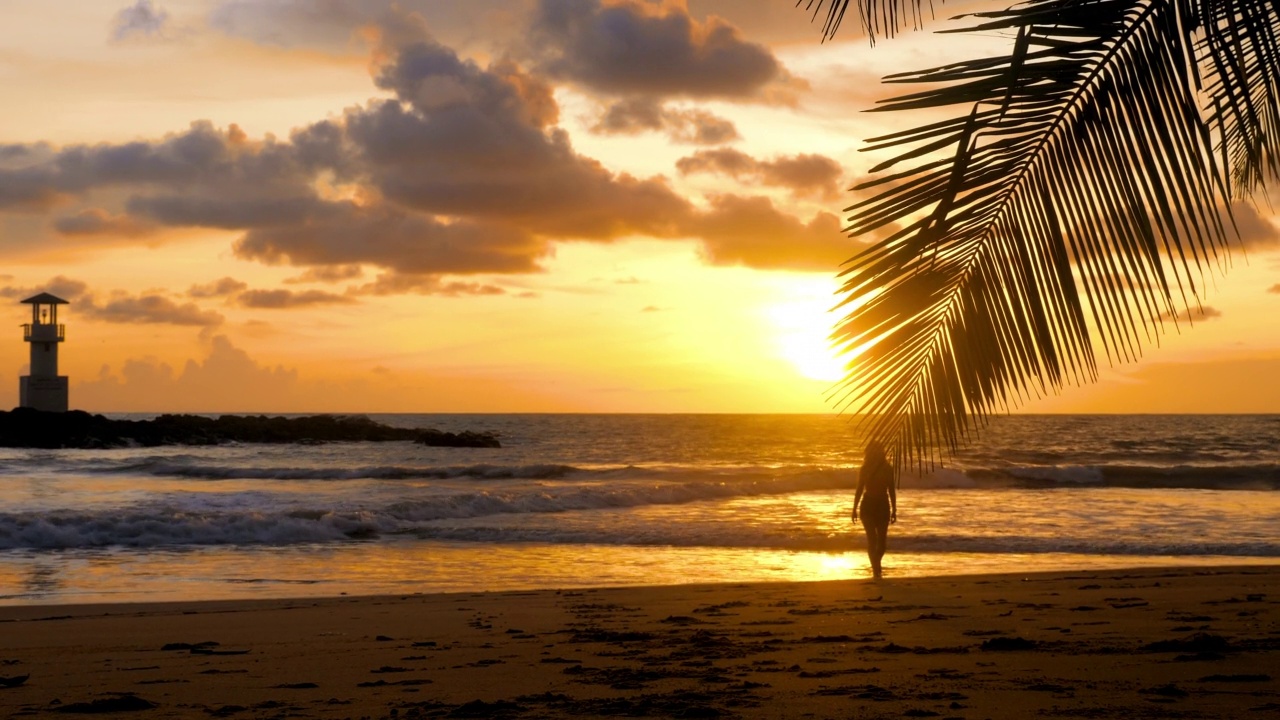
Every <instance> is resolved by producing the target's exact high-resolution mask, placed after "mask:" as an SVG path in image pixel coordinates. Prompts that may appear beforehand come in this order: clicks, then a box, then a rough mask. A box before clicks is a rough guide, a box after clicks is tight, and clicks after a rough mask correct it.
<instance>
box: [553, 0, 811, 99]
mask: <svg viewBox="0 0 1280 720" xmlns="http://www.w3.org/2000/svg"><path fill="white" fill-rule="evenodd" d="M530 30H531V34H532V37H533V39H534V42H535V43H536V50H535V51H534V52H535V57H536V65H537V67H538V68H539V69H540V70H541V71H543V72H545V73H547V74H548V75H549V76H551V77H553V78H557V79H561V80H568V81H572V82H575V83H578V84H580V85H582V86H584V87H587V88H590V89H592V90H595V91H597V92H602V93H606V94H612V95H640V96H646V97H696V98H722V99H731V100H754V101H767V102H794V98H795V92H796V90H797V89H799V87H801V86H802V84H801V83H799V82H797V81H796V80H795V79H794V78H792V77H791V76H790V74H789V73H787V71H786V69H785V68H784V67H783V66H782V64H781V63H780V62H778V60H777V58H775V57H774V55H773V53H772V52H770V51H769V49H768V48H767V47H765V46H763V45H759V44H756V43H752V42H748V41H747V40H745V39H744V38H743V37H742V34H741V33H740V32H739V31H738V29H737V28H735V27H734V26H732V25H730V24H729V23H728V22H726V21H724V20H722V19H720V18H718V17H715V16H712V17H709V18H707V19H706V21H705V22H699V21H697V20H695V19H694V18H693V17H691V16H690V14H689V10H688V8H687V7H685V6H684V5H683V4H680V3H662V4H658V5H655V4H652V3H642V2H621V3H614V4H604V3H603V2H601V1H600V0H539V2H538V4H537V6H536V8H535V9H534V12H533V19H532V22H531V27H530Z"/></svg>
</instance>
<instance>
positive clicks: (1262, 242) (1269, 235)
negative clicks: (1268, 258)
mask: <svg viewBox="0 0 1280 720" xmlns="http://www.w3.org/2000/svg"><path fill="white" fill-rule="evenodd" d="M1231 214H1232V216H1233V217H1234V218H1235V222H1236V229H1237V230H1239V231H1240V242H1241V243H1242V244H1243V245H1244V246H1245V248H1260V249H1261V248H1273V247H1275V246H1277V245H1280V228H1277V227H1276V225H1275V223H1273V222H1271V220H1270V219H1268V218H1265V217H1263V216H1262V215H1261V214H1259V213H1258V210H1257V208H1256V207H1255V206H1254V205H1253V204H1252V203H1248V202H1243V201H1236V202H1234V203H1232V204H1231Z"/></svg>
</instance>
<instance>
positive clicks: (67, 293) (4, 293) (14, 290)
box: [0, 275, 89, 301]
mask: <svg viewBox="0 0 1280 720" xmlns="http://www.w3.org/2000/svg"><path fill="white" fill-rule="evenodd" d="M11 279H12V278H11ZM88 291H89V285H88V283H85V282H84V281H82V280H75V279H72V278H69V277H65V276H63V275H58V276H57V277H55V278H53V279H52V280H50V281H49V282H47V283H45V284H43V285H34V286H30V287H23V286H13V285H6V286H4V287H0V297H5V298H14V299H16V300H22V299H25V298H29V297H31V296H33V295H39V294H40V293H42V292H47V293H50V294H51V295H57V296H58V297H60V298H62V299H63V300H68V301H70V300H75V299H77V298H79V297H81V296H82V295H84V294H85V293H87V292H88Z"/></svg>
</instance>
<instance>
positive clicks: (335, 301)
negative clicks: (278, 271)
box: [235, 289, 356, 310]
mask: <svg viewBox="0 0 1280 720" xmlns="http://www.w3.org/2000/svg"><path fill="white" fill-rule="evenodd" d="M235 302H236V304H237V305H240V306H242V307H247V308H254V309H256V310H283V309H286V308H298V307H309V306H315V305H351V304H353V303H355V302H356V301H355V299H354V298H352V297H349V296H347V295H338V294H336V293H331V292H325V291H323V290H303V291H299V292H295V291H293V290H283V289H281V290H245V291H244V292H241V293H239V294H237V295H236V297H235Z"/></svg>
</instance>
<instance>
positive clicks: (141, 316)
mask: <svg viewBox="0 0 1280 720" xmlns="http://www.w3.org/2000/svg"><path fill="white" fill-rule="evenodd" d="M75 312H76V313H77V314H79V315H83V316H85V317H90V318H93V319H95V320H101V321H103V322H110V323H163V324H167V325H186V326H191V327H202V328H211V327H216V326H218V325H221V324H222V323H223V321H224V320H225V319H226V318H224V317H223V316H222V315H220V314H219V313H216V312H213V311H211V310H202V309H200V307H199V306H198V305H196V304H195V303H190V302H188V303H181V304H179V303H177V302H174V301H173V300H171V299H169V298H167V297H165V296H163V295H136V296H135V295H128V294H124V293H118V294H115V293H113V294H112V295H111V296H109V297H108V298H107V300H106V301H105V302H101V303H99V302H97V301H96V300H95V299H94V298H93V297H90V296H86V297H84V298H81V299H80V301H79V302H78V303H76V305H75Z"/></svg>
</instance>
